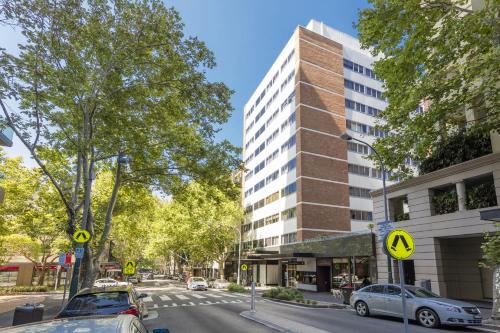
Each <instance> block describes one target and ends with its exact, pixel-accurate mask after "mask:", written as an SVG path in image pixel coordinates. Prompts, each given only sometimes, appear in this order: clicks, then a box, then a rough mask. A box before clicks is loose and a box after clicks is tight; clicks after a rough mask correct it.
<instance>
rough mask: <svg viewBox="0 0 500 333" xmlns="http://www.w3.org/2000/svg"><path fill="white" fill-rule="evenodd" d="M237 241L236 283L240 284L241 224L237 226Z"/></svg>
mask: <svg viewBox="0 0 500 333" xmlns="http://www.w3.org/2000/svg"><path fill="white" fill-rule="evenodd" d="M236 230H238V236H239V242H238V277H237V283H238V284H240V270H241V226H238V228H237V229H236Z"/></svg>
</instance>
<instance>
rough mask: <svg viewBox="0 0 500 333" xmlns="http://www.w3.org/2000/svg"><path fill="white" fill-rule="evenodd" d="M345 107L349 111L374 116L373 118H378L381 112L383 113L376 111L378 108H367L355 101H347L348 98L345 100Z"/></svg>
mask: <svg viewBox="0 0 500 333" xmlns="http://www.w3.org/2000/svg"><path fill="white" fill-rule="evenodd" d="M345 107H346V108H347V109H351V110H354V111H357V112H361V113H364V114H367V115H369V116H373V117H377V116H378V114H379V113H380V112H382V111H381V110H379V109H376V108H374V107H371V106H366V105H364V104H362V103H358V102H355V101H353V100H350V99H347V98H346V99H345Z"/></svg>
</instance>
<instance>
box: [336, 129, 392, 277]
mask: <svg viewBox="0 0 500 333" xmlns="http://www.w3.org/2000/svg"><path fill="white" fill-rule="evenodd" d="M340 138H341V139H342V140H344V141H358V142H360V143H362V144H365V145H367V146H368V147H370V149H371V150H372V151H373V152H374V153H375V156H377V158H378V160H379V162H380V171H381V172H382V193H383V196H384V214H385V222H386V223H387V222H388V221H389V212H388V208H387V191H386V187H385V166H384V161H383V160H382V157H381V156H380V154H379V153H378V151H377V150H376V149H375V148H373V146H372V145H371V144H369V143H368V142H366V141H363V140H359V139H356V138H353V137H352V136H350V135H349V134H348V133H346V132H344V133H342V135H340ZM387 274H388V282H389V283H392V282H393V280H392V263H391V257H390V256H389V255H388V254H387Z"/></svg>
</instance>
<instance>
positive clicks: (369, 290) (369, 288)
mask: <svg viewBox="0 0 500 333" xmlns="http://www.w3.org/2000/svg"><path fill="white" fill-rule="evenodd" d="M371 290H372V286H368V287H364V288H362V289H360V290H359V291H361V292H363V293H369V292H371Z"/></svg>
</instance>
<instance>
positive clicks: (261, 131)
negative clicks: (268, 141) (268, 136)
mask: <svg viewBox="0 0 500 333" xmlns="http://www.w3.org/2000/svg"><path fill="white" fill-rule="evenodd" d="M265 129H266V124H264V125H262V126H261V128H259V129H258V130H257V132H255V140H257V138H258V137H259V136H260V135H261V134H262V133H264V130H265Z"/></svg>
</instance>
